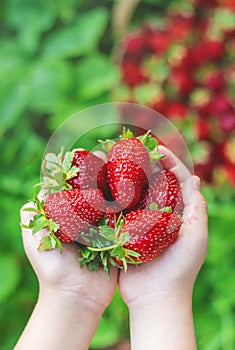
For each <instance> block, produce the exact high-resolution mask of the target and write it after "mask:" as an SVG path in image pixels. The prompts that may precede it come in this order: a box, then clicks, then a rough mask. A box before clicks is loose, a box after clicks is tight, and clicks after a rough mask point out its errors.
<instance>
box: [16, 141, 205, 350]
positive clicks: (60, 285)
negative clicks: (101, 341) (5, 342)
mask: <svg viewBox="0 0 235 350" xmlns="http://www.w3.org/2000/svg"><path fill="white" fill-rule="evenodd" d="M159 150H160V152H161V153H162V154H166V157H165V158H163V159H162V161H161V162H162V165H163V167H164V168H167V169H170V170H171V171H172V172H174V173H175V175H176V176H177V177H178V180H179V181H180V184H181V187H182V192H183V198H184V203H185V212H184V223H183V225H182V227H181V230H180V234H179V237H178V239H177V241H176V242H175V243H174V244H173V245H171V246H170V247H168V249H167V250H166V251H165V252H163V253H162V254H161V255H159V256H158V257H157V258H155V259H154V260H153V261H151V262H148V263H145V264H143V265H139V266H138V268H136V267H135V266H130V267H129V268H128V271H127V273H124V272H123V271H121V273H120V274H119V273H118V270H117V269H112V270H111V278H110V280H109V279H108V278H107V274H106V273H105V272H103V271H102V269H100V270H99V271H97V272H89V271H87V269H86V268H83V269H81V268H80V267H79V264H78V262H77V259H78V258H79V253H78V251H77V248H76V246H75V245H74V244H72V243H66V244H63V254H62V255H60V254H59V252H58V251H57V250H55V251H50V252H38V251H37V246H38V244H39V241H40V238H41V237H42V236H43V235H45V234H46V232H45V231H44V232H43V231H41V232H39V233H38V234H36V235H34V236H33V235H32V234H31V233H30V230H27V229H23V242H24V247H25V251H26V254H27V256H28V258H29V260H30V262H31V264H32V267H33V269H34V270H35V272H36V274H37V277H38V280H39V286H40V291H39V297H38V302H37V304H36V307H35V309H34V311H33V314H32V316H31V318H30V320H29V322H28V324H27V326H26V328H25V330H24V332H23V334H22V336H21V338H20V339H19V341H18V343H17V345H16V347H15V350H30V349H35V350H37V349H38V350H39V349H40V350H41V349H44V350H47V349H48V350H49V349H50V350H52V349H57V350H60V349H61V350H62V349H63V350H64V349H69V350H70V349H71V350H73V349H74V350H75V349H76V350H85V349H88V348H89V344H90V342H91V340H92V338H93V336H94V333H95V330H96V328H97V326H98V323H99V320H100V317H101V315H102V313H103V312H104V310H105V308H106V307H107V306H108V304H109V303H110V301H111V299H112V297H113V293H114V291H115V288H116V285H117V283H118V284H119V288H120V292H121V295H122V297H123V299H124V301H125V303H126V304H127V306H128V308H129V311H130V330H131V349H132V350H143V349H144V348H147V349H148V350H156V349H161V350H170V349H174V350H195V349H196V341H195V334H194V325H193V316H192V307H191V301H192V292H193V286H194V282H195V279H196V276H197V274H198V272H199V270H200V268H201V265H202V263H203V261H204V259H205V257H206V253H207V242H208V230H207V206H206V202H205V200H204V198H203V196H202V195H201V194H200V190H199V187H200V181H199V179H198V178H197V177H195V176H192V175H191V174H190V173H189V171H188V170H187V168H186V167H185V166H184V165H183V164H182V163H181V162H180V161H179V160H178V159H176V158H175V157H174V156H173V154H172V153H171V152H170V151H169V150H167V149H166V148H164V147H162V146H159ZM179 174H180V177H179ZM30 205H31V204H27V206H30ZM23 208H24V207H23ZM32 216H33V213H28V212H25V211H23V210H22V211H21V220H22V222H23V223H25V224H27V223H28V222H29V220H30V219H31V218H32Z"/></svg>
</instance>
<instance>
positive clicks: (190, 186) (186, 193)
mask: <svg viewBox="0 0 235 350" xmlns="http://www.w3.org/2000/svg"><path fill="white" fill-rule="evenodd" d="M181 191H182V196H183V203H184V213H183V220H184V218H185V217H186V216H187V215H188V212H189V209H190V205H191V202H192V199H193V193H194V176H190V177H189V178H188V179H187V180H185V181H184V183H182V184H181Z"/></svg>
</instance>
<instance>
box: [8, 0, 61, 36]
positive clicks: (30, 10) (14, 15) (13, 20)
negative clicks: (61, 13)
mask: <svg viewBox="0 0 235 350" xmlns="http://www.w3.org/2000/svg"><path fill="white" fill-rule="evenodd" d="M55 10H56V4H55V3H54V2H53V1H47V0H36V1H31V0H10V1H7V4H6V10H5V11H6V15H5V21H6V23H7V24H8V25H9V27H11V28H15V29H19V30H20V31H24V30H28V28H31V30H32V32H35V31H36V32H42V31H45V30H48V29H49V28H50V27H51V26H52V24H53V21H54V20H55V13H56V12H55Z"/></svg>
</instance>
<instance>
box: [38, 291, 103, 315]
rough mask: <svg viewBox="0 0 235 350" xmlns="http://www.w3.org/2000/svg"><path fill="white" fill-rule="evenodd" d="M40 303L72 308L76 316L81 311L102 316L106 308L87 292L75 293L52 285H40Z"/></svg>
mask: <svg viewBox="0 0 235 350" xmlns="http://www.w3.org/2000/svg"><path fill="white" fill-rule="evenodd" d="M38 303H42V304H45V305H48V307H50V304H51V303H53V304H56V303H57V304H58V305H61V307H63V308H67V309H68V310H72V314H73V315H74V316H75V317H76V314H77V313H78V314H79V316H81V312H84V313H86V314H89V315H90V316H91V317H94V318H96V317H97V318H100V317H101V315H102V313H103V312H104V310H105V306H104V305H102V304H99V303H98V302H97V301H95V300H92V299H91V298H89V297H88V296H87V295H86V294H85V293H80V294H78V293H75V292H73V291H69V290H65V289H64V290H61V289H53V288H50V287H45V286H40V292H39V297H38Z"/></svg>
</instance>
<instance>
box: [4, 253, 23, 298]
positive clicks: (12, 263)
mask: <svg viewBox="0 0 235 350" xmlns="http://www.w3.org/2000/svg"><path fill="white" fill-rule="evenodd" d="M20 277H21V271H20V268H19V266H18V264H17V262H16V260H15V259H14V257H13V256H12V255H6V254H1V255H0V280H1V283H0V302H2V301H4V300H5V299H6V298H7V297H9V296H10V295H11V294H12V293H13V292H14V291H15V290H16V288H17V286H18V284H19V281H20Z"/></svg>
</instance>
